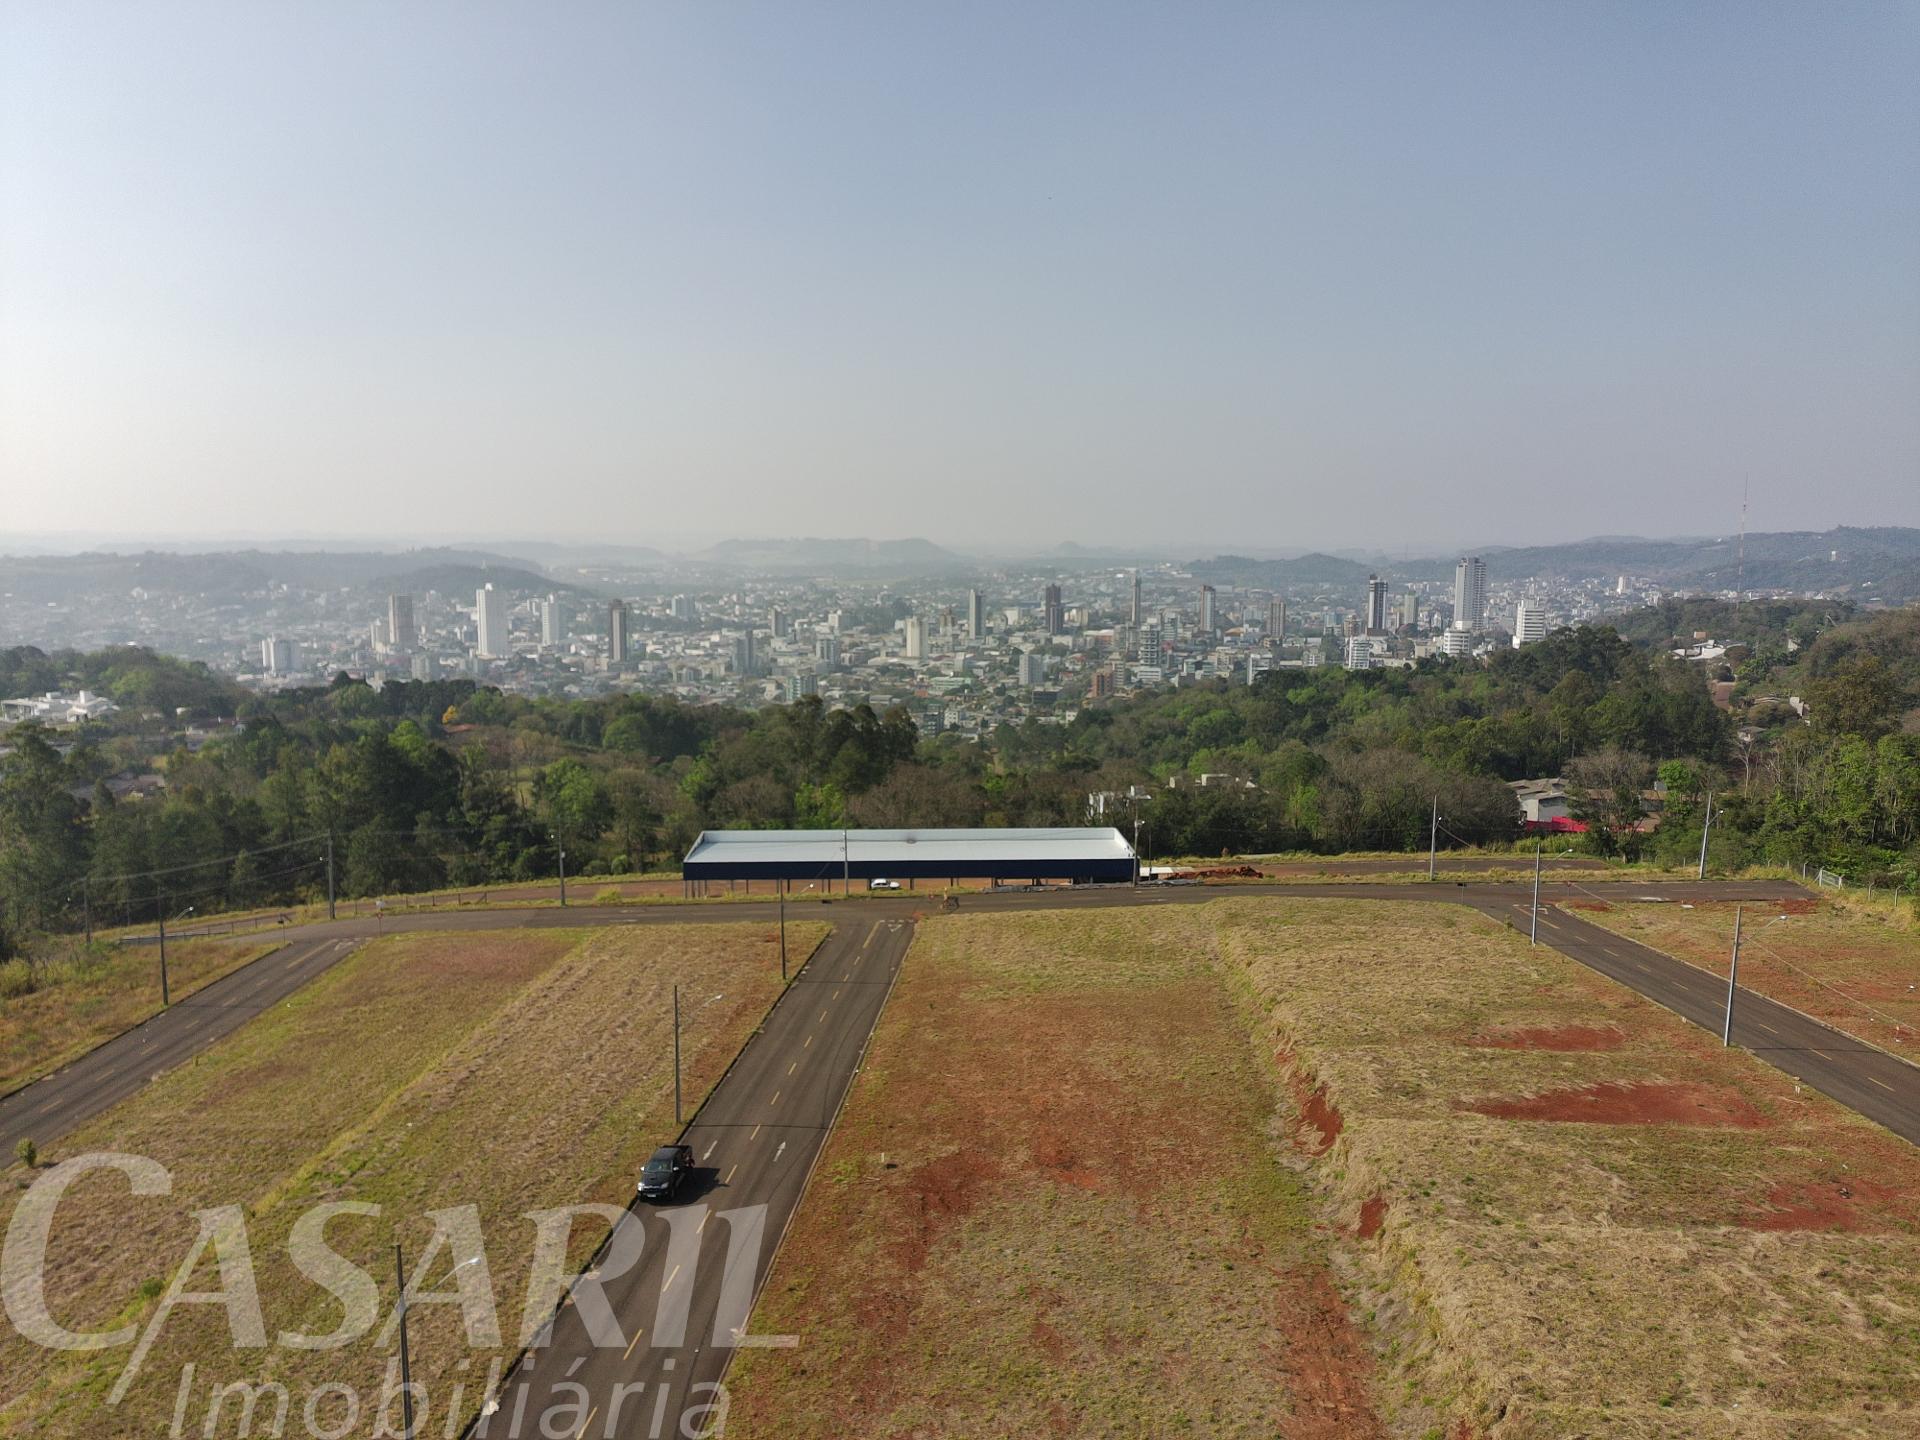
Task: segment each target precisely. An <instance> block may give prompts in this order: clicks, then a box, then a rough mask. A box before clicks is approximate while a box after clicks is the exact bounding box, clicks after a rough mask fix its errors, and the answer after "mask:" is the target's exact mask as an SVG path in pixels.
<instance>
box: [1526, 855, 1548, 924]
mask: <svg viewBox="0 0 1920 1440" xmlns="http://www.w3.org/2000/svg"><path fill="white" fill-rule="evenodd" d="M1545 844H1546V841H1544V840H1538V839H1536V840H1535V841H1534V842H1533V928H1532V929H1531V930H1529V931H1528V932H1527V943H1528V944H1529V945H1538V944H1539V943H1540V851H1541V848H1542V847H1543V846H1544V845H1545Z"/></svg>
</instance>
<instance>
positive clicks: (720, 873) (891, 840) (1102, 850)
mask: <svg viewBox="0 0 1920 1440" xmlns="http://www.w3.org/2000/svg"><path fill="white" fill-rule="evenodd" d="M1133 870H1134V857H1133V847H1132V846H1131V845H1129V844H1128V843H1127V841H1126V838H1125V837H1124V836H1123V835H1121V833H1120V832H1119V831H1118V830H1116V829H1114V828H1113V827H1112V826H1104V827H1093V828H1086V829H1060V830H705V831H702V832H701V834H700V838H699V839H698V840H696V841H694V842H693V848H692V849H691V850H689V851H687V858H686V859H685V860H684V861H682V862H681V873H682V874H683V875H684V876H685V878H686V879H687V880H689V881H704V880H747V881H753V880H787V881H796V880H797V881H810V882H820V883H823V884H833V883H836V882H838V883H840V884H842V885H844V886H851V885H852V884H854V883H859V884H865V883H866V882H867V881H869V880H901V881H907V880H935V881H940V882H943V883H944V882H946V881H949V880H982V879H984V880H1035V881H1037V880H1077V881H1088V880H1109V881H1125V880H1131V879H1132V878H1133Z"/></svg>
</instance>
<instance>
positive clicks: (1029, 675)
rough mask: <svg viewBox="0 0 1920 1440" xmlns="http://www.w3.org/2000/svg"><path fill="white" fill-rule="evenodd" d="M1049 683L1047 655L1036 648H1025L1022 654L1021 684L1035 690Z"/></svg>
mask: <svg viewBox="0 0 1920 1440" xmlns="http://www.w3.org/2000/svg"><path fill="white" fill-rule="evenodd" d="M1046 683H1047V657H1046V656H1044V655H1042V654H1040V653H1039V652H1038V651H1035V650H1025V651H1022V652H1021V655H1020V684H1021V686H1022V687H1023V688H1024V689H1028V690H1033V689H1036V688H1038V687H1039V686H1042V685H1044V684H1046Z"/></svg>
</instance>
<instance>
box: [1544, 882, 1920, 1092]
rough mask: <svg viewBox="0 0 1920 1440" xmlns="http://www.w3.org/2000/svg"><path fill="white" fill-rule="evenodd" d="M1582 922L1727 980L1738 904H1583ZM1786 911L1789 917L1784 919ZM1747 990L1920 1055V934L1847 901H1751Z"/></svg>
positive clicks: (1744, 954) (1744, 974)
mask: <svg viewBox="0 0 1920 1440" xmlns="http://www.w3.org/2000/svg"><path fill="white" fill-rule="evenodd" d="M1574 908H1575V909H1576V910H1578V911H1580V912H1581V918H1582V919H1586V920H1591V921H1593V922H1594V923H1595V924H1596V925H1604V926H1606V927H1607V928H1608V929H1609V930H1617V931H1618V932H1619V933H1620V934H1622V935H1626V936H1629V937H1631V938H1632V939H1635V940H1638V941H1640V943H1641V944H1643V945H1651V946H1652V947H1653V948H1654V949H1656V950H1664V951H1665V952H1666V953H1667V954H1669V955H1672V956H1673V957H1675V958H1676V959H1679V960H1684V961H1686V962H1687V963H1688V964H1689V965H1698V966H1700V967H1701V968H1702V969H1705V970H1711V971H1713V973H1714V974H1716V975H1720V976H1723V977H1724V976H1725V975H1726V973H1727V963H1728V961H1729V959H1730V958H1731V956H1732V951H1733V910H1734V907H1733V906H1732V905H1726V904H1700V905H1693V906H1690V907H1687V908H1684V909H1683V908H1682V907H1681V906H1679V905H1674V904H1666V905H1635V904H1631V903H1624V904H1623V903H1618V902H1615V903H1611V904H1608V905H1606V906H1604V907H1603V906H1601V905H1598V904H1595V903H1593V902H1588V903H1586V904H1577V905H1575V907H1574ZM1782 910H1784V911H1785V912H1786V913H1785V915H1784V917H1783V915H1782ZM1741 933H1742V939H1741V944H1740V984H1741V986H1742V987H1743V988H1746V989H1750V990H1757V991H1759V992H1760V993H1761V994H1762V995H1766V996H1769V997H1771V998H1772V999H1775V1000H1778V1001H1780V1003H1781V1004H1783V1005H1791V1006H1793V1007H1794V1009H1796V1010H1804V1011H1806V1012H1807V1013H1808V1014H1809V1015H1813V1016H1816V1017H1818V1018H1819V1019H1821V1020H1824V1021H1826V1022H1827V1023H1828V1024H1829V1025H1833V1026H1836V1027H1837V1028H1839V1029H1841V1030H1845V1031H1847V1032H1848V1033H1849V1034H1852V1035H1858V1036H1860V1038H1861V1039H1863V1040H1870V1041H1872V1042H1873V1043H1874V1044H1876V1045H1879V1046H1881V1047H1883V1048H1885V1049H1888V1050H1891V1051H1893V1052H1894V1053H1895V1054H1896V1055H1906V1056H1909V1057H1920V930H1916V929H1913V928H1911V927H1909V926H1902V925H1898V924H1895V923H1892V922H1891V921H1890V920H1889V919H1887V918H1886V917H1883V916H1880V915H1876V914H1874V913H1873V912H1871V911H1869V910H1866V909H1851V908H1849V907H1848V906H1847V905H1846V903H1845V902H1844V901H1839V902H1836V901H1832V900H1827V899H1819V900H1794V901H1789V902H1787V904H1786V905H1785V906H1783V907H1777V908H1771V909H1770V908H1768V907H1767V906H1765V905H1748V906H1746V907H1745V915H1744V917H1743V920H1742V927H1741Z"/></svg>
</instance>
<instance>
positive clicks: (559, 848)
mask: <svg viewBox="0 0 1920 1440" xmlns="http://www.w3.org/2000/svg"><path fill="white" fill-rule="evenodd" d="M553 852H554V854H556V855H557V856H559V857H560V908H561V909H562V910H564V909H566V908H567V842H566V839H565V837H563V836H562V835H561V834H560V832H559V830H558V829H556V830H555V831H554V832H553Z"/></svg>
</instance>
